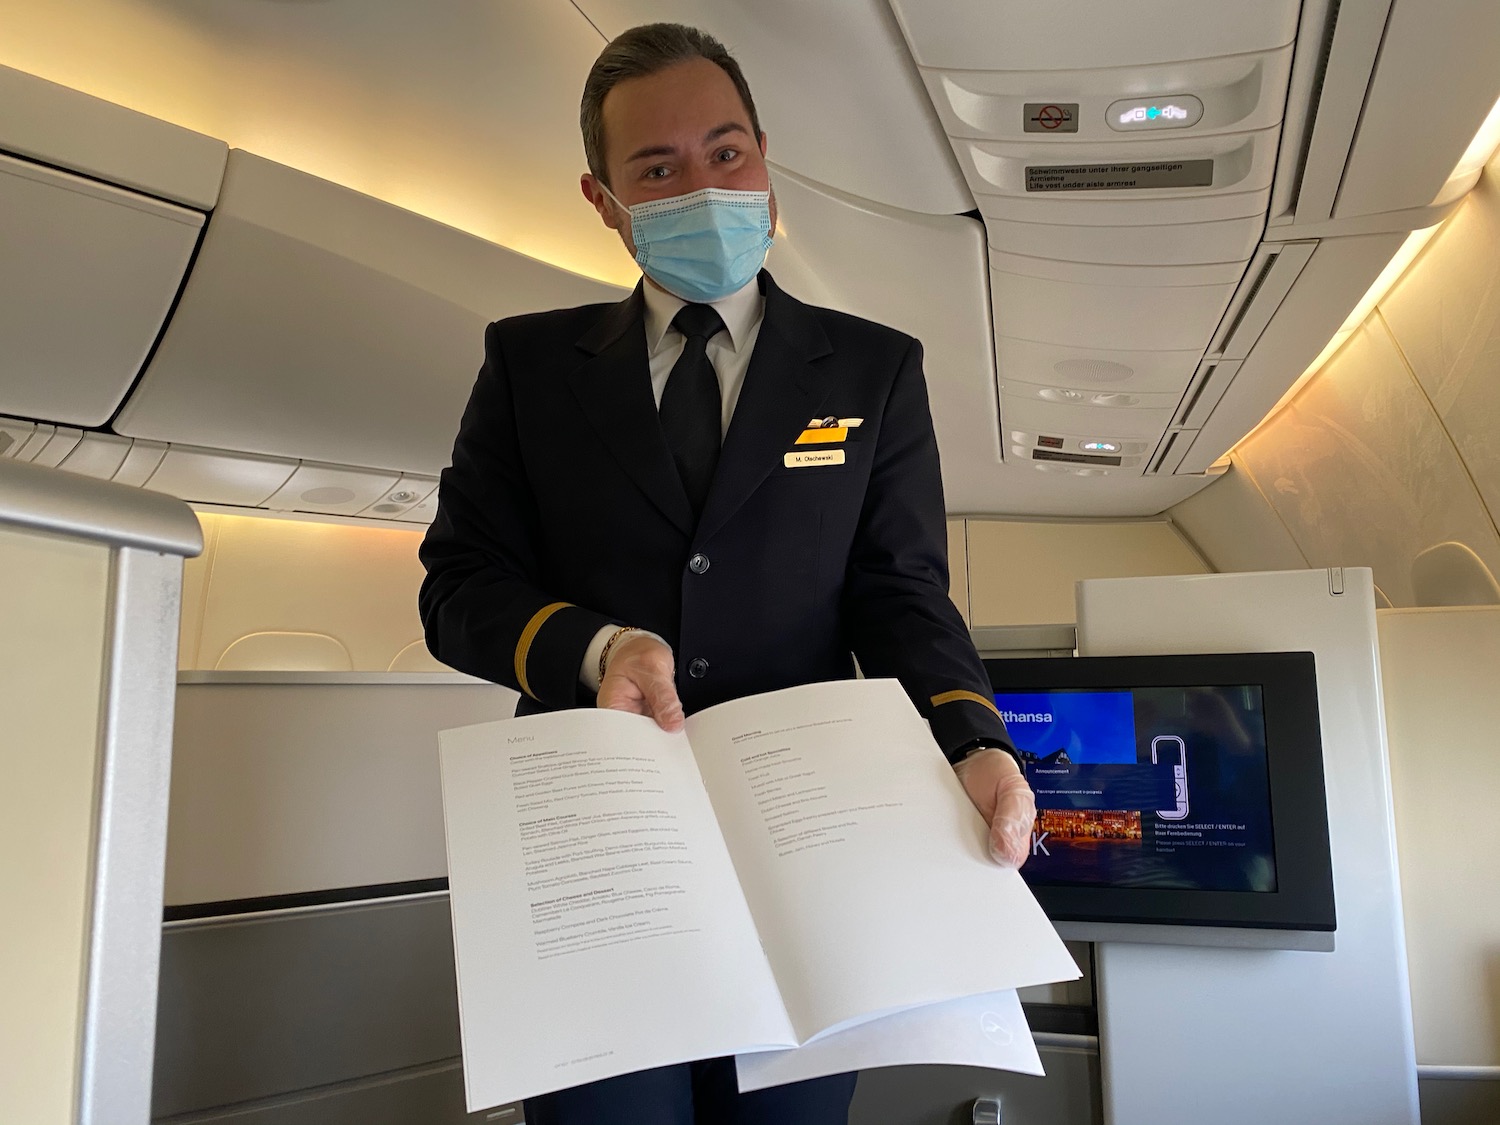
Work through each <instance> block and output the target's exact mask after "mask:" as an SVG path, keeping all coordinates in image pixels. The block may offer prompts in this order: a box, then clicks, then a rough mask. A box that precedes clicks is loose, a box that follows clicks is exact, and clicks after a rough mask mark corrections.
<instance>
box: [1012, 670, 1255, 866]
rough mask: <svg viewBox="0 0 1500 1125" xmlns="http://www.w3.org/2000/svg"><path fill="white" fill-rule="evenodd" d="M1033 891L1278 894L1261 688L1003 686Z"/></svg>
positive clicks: (1249, 686)
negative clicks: (1024, 783) (1020, 768)
mask: <svg viewBox="0 0 1500 1125" xmlns="http://www.w3.org/2000/svg"><path fill="white" fill-rule="evenodd" d="M995 705H996V706H997V707H998V708H999V709H1000V714H1001V717H1002V718H1003V719H1004V720H1005V726H1006V729H1007V730H1008V731H1009V732H1010V736H1011V739H1012V740H1013V741H1014V742H1015V744H1016V748H1017V749H1018V750H1020V751H1021V756H1022V759H1023V761H1024V762H1025V767H1026V779H1027V780H1028V781H1029V782H1030V783H1031V787H1032V789H1033V791H1034V792H1035V793H1036V804H1037V820H1036V829H1035V831H1034V832H1033V835H1032V848H1031V857H1030V858H1029V859H1028V860H1027V861H1026V866H1025V868H1024V869H1023V870H1024V873H1025V875H1026V879H1027V882H1029V883H1034V884H1052V885H1075V886H1092V885H1107V886H1113V887H1160V888H1164V889H1165V888H1180V889H1192V890H1216V891H1275V890H1276V889H1277V887H1276V862H1275V851H1274V849H1273V847H1272V836H1271V790H1270V780H1269V774H1268V770H1267V761H1266V720H1265V709H1264V705H1263V699H1262V695H1261V688H1260V686H1259V685H1244V686H1237V687H1236V686H1217V687H1133V688H1130V689H1128V690H1108V691H1099V690H1085V689H1075V688H1053V689H1048V690H1041V691H1026V692H997V693H996V694H995Z"/></svg>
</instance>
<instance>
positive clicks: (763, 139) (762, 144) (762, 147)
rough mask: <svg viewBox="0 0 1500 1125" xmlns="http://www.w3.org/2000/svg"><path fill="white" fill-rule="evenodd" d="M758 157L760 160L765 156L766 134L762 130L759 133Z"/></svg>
mask: <svg viewBox="0 0 1500 1125" xmlns="http://www.w3.org/2000/svg"><path fill="white" fill-rule="evenodd" d="M760 155H761V158H762V159H764V158H765V155H766V132H765V130H764V129H762V130H761V133H760Z"/></svg>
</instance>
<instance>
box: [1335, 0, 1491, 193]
mask: <svg viewBox="0 0 1500 1125" xmlns="http://www.w3.org/2000/svg"><path fill="white" fill-rule="evenodd" d="M1497 98H1500V4H1496V3H1494V0H1447V2H1445V3H1442V4H1432V3H1424V2H1423V0H1398V2H1397V3H1396V4H1395V5H1393V7H1392V9H1391V15H1390V20H1389V22H1388V23H1387V24H1386V27H1385V35H1384V38H1383V39H1382V40H1381V43H1380V58H1379V61H1378V62H1377V64H1376V67H1375V72H1374V75H1373V76H1372V78H1371V82H1370V89H1369V94H1368V96H1367V98H1366V100H1365V104H1364V109H1363V110H1362V112H1361V113H1360V117H1359V130H1358V132H1357V133H1356V134H1355V137H1354V144H1353V147H1352V148H1351V149H1350V150H1349V156H1348V162H1347V165H1346V167H1345V169H1344V174H1343V179H1342V182H1341V183H1340V184H1339V189H1338V199H1337V202H1336V203H1335V205H1334V209H1333V214H1334V217H1335V218H1347V217H1349V216H1352V215H1370V214H1376V213H1378V212H1382V211H1397V210H1401V209H1404V208H1408V207H1425V206H1426V205H1427V204H1429V203H1431V202H1433V201H1434V200H1435V199H1437V198H1438V195H1439V192H1440V191H1441V189H1442V186H1443V182H1444V181H1445V180H1447V178H1448V175H1449V173H1450V172H1452V171H1453V166H1454V165H1455V164H1457V163H1458V160H1459V157H1461V156H1462V155H1463V153H1464V149H1465V148H1467V147H1468V144H1469V141H1470V140H1471V139H1473V137H1474V134H1475V133H1476V132H1477V131H1478V129H1479V126H1480V124H1481V123H1482V122H1483V121H1484V119H1485V116H1486V115H1487V114H1488V113H1489V111H1490V108H1491V107H1492V106H1494V104H1495V102H1496V99H1497ZM1434 107H1441V108H1442V112H1441V113H1434V112H1433V109H1434Z"/></svg>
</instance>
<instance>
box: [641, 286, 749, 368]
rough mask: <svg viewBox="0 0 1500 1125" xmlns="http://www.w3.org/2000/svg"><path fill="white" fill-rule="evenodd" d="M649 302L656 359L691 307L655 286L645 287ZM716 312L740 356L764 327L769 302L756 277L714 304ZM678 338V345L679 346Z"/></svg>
mask: <svg viewBox="0 0 1500 1125" xmlns="http://www.w3.org/2000/svg"><path fill="white" fill-rule="evenodd" d="M641 289H642V290H643V291H644V293H645V298H646V349H647V354H649V355H656V354H657V353H658V352H659V351H661V350H662V348H663V347H665V346H666V343H667V333H668V330H669V329H671V327H672V318H673V317H674V316H676V315H677V310H678V309H680V308H682V306H683V305H686V304H688V302H687V301H684V300H683V299H682V298H681V297H677V296H674V295H672V294H671V293H668V292H667V291H666V290H665V289H660V288H658V287H657V286H655V285H652V284H651V282H649V281H643V282H642V283H641ZM712 305H713V308H714V309H715V310H716V311H717V312H718V314H719V317H720V318H721V319H722V320H723V321H724V327H725V328H726V329H727V330H728V332H729V348H730V350H731V351H734V352H738V351H739V350H740V346H741V345H742V344H744V342H745V338H746V337H747V336H748V335H749V334H750V329H752V328H754V327H755V326H756V325H757V324H759V323H760V318H761V316H762V315H763V314H764V312H765V308H766V298H765V295H764V294H762V293H761V291H760V284H759V278H754V277H752V278H751V279H750V280H749V281H748V282H747V283H746V284H745V285H743V286H742V287H740V288H739V289H736V290H735V291H734V292H733V293H731V294H729V296H727V297H723V298H721V299H719V300H717V301H714V302H712ZM675 338H676V337H675V335H674V342H675Z"/></svg>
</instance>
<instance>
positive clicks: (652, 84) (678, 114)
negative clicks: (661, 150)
mask: <svg viewBox="0 0 1500 1125" xmlns="http://www.w3.org/2000/svg"><path fill="white" fill-rule="evenodd" d="M603 118H604V139H605V147H606V151H607V153H608V156H609V159H611V160H618V159H621V158H623V157H624V156H625V155H627V154H629V153H631V152H634V151H635V150H636V149H638V148H642V147H644V146H648V145H672V146H674V147H678V146H681V147H687V146H691V145H694V144H697V143H701V142H702V140H703V137H704V135H705V134H706V133H707V132H708V131H709V130H710V129H714V128H717V127H718V126H720V125H723V124H724V123H726V122H729V121H733V122H737V123H739V124H740V125H743V126H744V128H745V131H746V133H750V132H751V131H752V130H751V127H750V115H749V113H747V112H746V110H745V104H744V102H742V101H741V100H740V95H739V91H738V90H736V89H735V88H734V82H733V81H732V80H731V79H730V77H729V75H728V74H726V73H725V72H724V70H723V68H722V67H720V66H719V65H718V64H717V63H713V62H710V61H709V60H708V59H689V60H687V61H685V62H680V63H675V64H673V65H672V66H669V67H667V69H665V70H660V71H657V72H656V73H655V74H649V75H647V76H645V77H644V78H627V79H626V80H625V81H623V82H621V83H620V84H619V85H617V86H615V87H614V88H613V89H612V90H610V92H609V93H608V94H606V95H605V97H604V106H603Z"/></svg>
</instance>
